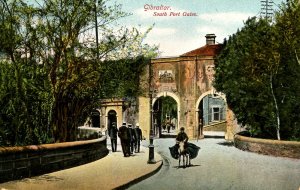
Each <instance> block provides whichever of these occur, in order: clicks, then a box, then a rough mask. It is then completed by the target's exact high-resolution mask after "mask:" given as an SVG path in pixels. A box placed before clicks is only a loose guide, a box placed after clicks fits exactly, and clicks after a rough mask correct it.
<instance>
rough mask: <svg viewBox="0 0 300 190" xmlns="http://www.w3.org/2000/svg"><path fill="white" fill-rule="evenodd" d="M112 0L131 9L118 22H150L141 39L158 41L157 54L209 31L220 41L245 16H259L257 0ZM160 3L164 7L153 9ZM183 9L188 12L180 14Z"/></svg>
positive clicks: (191, 45) (182, 49)
mask: <svg viewBox="0 0 300 190" xmlns="http://www.w3.org/2000/svg"><path fill="white" fill-rule="evenodd" d="M112 2H116V3H118V4H121V5H122V8H123V10H124V11H126V12H128V13H131V16H128V17H126V18H123V19H122V20H120V21H119V22H120V23H122V25H124V26H127V27H137V28H138V29H140V30H141V31H145V30H146V29H147V28H149V27H150V26H152V25H154V28H153V29H152V31H151V32H150V34H148V36H147V38H146V39H145V43H148V44H156V45H159V51H160V52H161V55H160V56H161V57H172V56H178V55H181V54H183V53H186V52H188V51H191V50H193V49H197V48H199V47H201V46H203V45H205V35H206V34H209V33H213V34H215V35H216V36H217V37H216V42H217V43H222V42H223V40H224V38H228V37H229V35H231V34H234V33H235V32H236V31H237V29H238V28H241V27H242V26H243V22H244V21H246V20H247V18H249V17H253V16H259V15H260V11H261V0H110V3H112ZM273 2H274V6H273V8H274V9H278V6H279V5H280V4H281V3H282V2H283V1H282V0H273ZM161 7H163V8H165V9H166V10H155V9H157V8H161ZM145 9H147V10H145ZM151 9H152V10H151ZM178 13H179V15H178ZM186 13H192V16H184V14H185V15H186ZM176 14H177V15H176ZM158 15H162V16H158ZM165 15H166V16H165ZM175 15H176V16H175Z"/></svg>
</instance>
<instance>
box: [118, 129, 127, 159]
mask: <svg viewBox="0 0 300 190" xmlns="http://www.w3.org/2000/svg"><path fill="white" fill-rule="evenodd" d="M118 136H119V138H120V140H121V146H122V151H123V154H124V157H128V156H130V150H129V146H128V144H129V140H130V139H129V132H128V128H127V127H126V123H123V124H122V126H121V127H120V128H119V132H118Z"/></svg>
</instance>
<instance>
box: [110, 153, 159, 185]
mask: <svg viewBox="0 0 300 190" xmlns="http://www.w3.org/2000/svg"><path fill="white" fill-rule="evenodd" d="M156 153H157V152H156ZM157 154H158V155H159V156H160V157H161V158H162V156H161V155H160V154H159V153H157ZM157 162H160V165H159V166H158V167H157V168H156V169H155V170H153V171H152V172H150V173H147V174H145V175H143V176H141V177H138V178H136V179H134V180H132V181H130V182H128V183H125V184H123V185H121V186H119V187H116V188H114V190H123V189H127V188H129V187H130V186H132V185H134V184H137V183H139V182H141V181H143V180H145V179H147V178H149V177H151V176H153V175H154V174H156V173H157V172H158V171H159V170H160V169H161V168H162V165H163V158H162V160H161V161H157ZM157 162H156V163H157Z"/></svg>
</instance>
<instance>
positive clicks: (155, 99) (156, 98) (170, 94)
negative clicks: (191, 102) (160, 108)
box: [152, 92, 180, 130]
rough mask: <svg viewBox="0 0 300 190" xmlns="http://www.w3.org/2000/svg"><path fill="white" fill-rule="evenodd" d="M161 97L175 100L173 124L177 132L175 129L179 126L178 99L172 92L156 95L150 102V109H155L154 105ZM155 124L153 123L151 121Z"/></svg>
mask: <svg viewBox="0 0 300 190" xmlns="http://www.w3.org/2000/svg"><path fill="white" fill-rule="evenodd" d="M162 97H171V98H172V99H173V100H175V102H176V105H177V121H176V123H175V130H178V129H177V128H178V127H179V126H180V99H179V97H178V96H177V95H176V94H174V93H172V92H160V93H158V94H157V95H156V96H155V97H154V98H153V100H152V107H153V108H154V107H155V103H156V102H157V101H158V100H159V99H160V98H162ZM153 122H154V124H155V121H153Z"/></svg>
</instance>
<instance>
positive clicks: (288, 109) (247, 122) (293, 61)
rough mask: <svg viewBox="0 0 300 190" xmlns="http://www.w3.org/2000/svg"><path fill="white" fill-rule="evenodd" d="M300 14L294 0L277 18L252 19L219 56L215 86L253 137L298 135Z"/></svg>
mask: <svg viewBox="0 0 300 190" xmlns="http://www.w3.org/2000/svg"><path fill="white" fill-rule="evenodd" d="M299 14H300V11H299V6H297V5H296V4H295V3H291V4H289V5H282V10H281V12H278V13H277V17H276V21H275V23H269V22H268V21H266V20H265V19H263V18H260V19H257V18H250V19H248V20H247V21H246V22H245V26H244V27H243V28H242V29H241V31H237V33H236V34H233V35H232V36H231V37H230V38H229V40H228V41H225V42H224V45H225V47H224V49H223V51H222V53H221V55H220V56H219V58H218V60H217V63H216V75H215V87H216V89H217V90H218V91H222V92H224V93H225V94H226V96H227V100H228V105H229V106H230V108H231V109H232V110H233V111H234V113H235V115H236V117H237V119H238V121H239V122H240V123H241V124H242V125H243V126H248V128H249V130H250V132H251V133H252V135H254V136H259V137H264V138H277V139H280V136H281V137H282V139H290V138H295V137H299V136H300V133H299V127H300V126H299V119H300V118H299V114H297V113H299V106H300V104H299V102H300V96H299V94H300V91H299V87H300V83H299V81H300V80H299V79H300V64H299V62H298V61H297V57H296V56H295V52H298V51H299V40H300V38H299V29H300V25H299V24H300V23H298V22H299V19H295V18H300V17H299ZM295 20H296V21H295ZM294 22H297V23H294Z"/></svg>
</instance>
